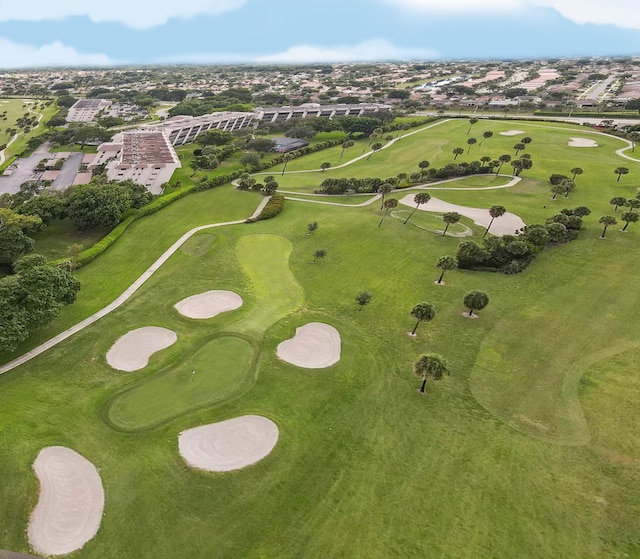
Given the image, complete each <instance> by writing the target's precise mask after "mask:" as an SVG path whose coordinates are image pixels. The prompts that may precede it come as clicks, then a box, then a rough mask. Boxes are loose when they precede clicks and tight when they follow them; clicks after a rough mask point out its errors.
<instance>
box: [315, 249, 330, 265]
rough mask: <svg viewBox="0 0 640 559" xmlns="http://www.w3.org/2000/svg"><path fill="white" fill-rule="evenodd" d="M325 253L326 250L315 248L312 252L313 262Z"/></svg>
mask: <svg viewBox="0 0 640 559" xmlns="http://www.w3.org/2000/svg"><path fill="white" fill-rule="evenodd" d="M326 255H327V251H326V250H322V249H319V250H316V251H315V252H314V253H313V263H314V264H315V263H316V262H317V261H318V259H319V258H324V257H325V256H326Z"/></svg>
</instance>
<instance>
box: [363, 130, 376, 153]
mask: <svg viewBox="0 0 640 559" xmlns="http://www.w3.org/2000/svg"><path fill="white" fill-rule="evenodd" d="M379 137H380V134H377V133H376V132H372V133H371V135H370V136H369V143H368V144H367V145H366V146H364V148H362V153H364V152H365V151H367V148H368V147H369V146H370V145H371V144H372V143H373V142H375V141H376V140H377V139H378V138H379Z"/></svg>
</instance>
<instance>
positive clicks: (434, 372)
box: [413, 353, 449, 394]
mask: <svg viewBox="0 0 640 559" xmlns="http://www.w3.org/2000/svg"><path fill="white" fill-rule="evenodd" d="M413 372H414V373H415V375H416V376H419V377H420V378H421V379H422V386H420V393H421V394H424V393H425V387H426V385H427V379H432V380H440V379H442V378H443V377H444V376H445V375H448V374H449V368H448V365H447V362H446V361H445V360H444V359H443V358H442V357H441V356H440V355H438V354H437V353H425V354H424V355H421V356H420V357H419V358H418V360H417V361H416V362H415V363H414V364H413Z"/></svg>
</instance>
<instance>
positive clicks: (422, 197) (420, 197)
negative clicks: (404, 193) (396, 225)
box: [403, 192, 431, 225]
mask: <svg viewBox="0 0 640 559" xmlns="http://www.w3.org/2000/svg"><path fill="white" fill-rule="evenodd" d="M429 200H431V194H429V193H428V192H418V194H416V195H415V196H414V197H413V201H414V202H415V203H416V207H415V208H413V211H412V212H411V213H410V214H409V215H408V216H407V219H405V220H404V223H403V225H406V224H407V221H409V220H410V219H411V216H413V214H414V213H416V210H417V209H418V208H419V207H420V206H421V205H422V204H426V203H427V202H428V201H429Z"/></svg>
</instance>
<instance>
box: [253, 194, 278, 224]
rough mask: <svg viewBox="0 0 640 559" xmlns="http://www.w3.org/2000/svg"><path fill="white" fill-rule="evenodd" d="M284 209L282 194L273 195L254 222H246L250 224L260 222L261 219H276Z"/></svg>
mask: <svg viewBox="0 0 640 559" xmlns="http://www.w3.org/2000/svg"><path fill="white" fill-rule="evenodd" d="M283 209H284V194H274V195H273V196H271V199H270V200H269V201H268V202H267V204H266V205H265V207H264V208H262V211H261V212H260V215H259V216H258V217H256V218H255V219H254V220H250V219H248V220H247V222H248V223H251V222H252V221H262V220H263V219H271V218H273V217H276V216H277V215H278V214H279V213H280V212H282V210H283Z"/></svg>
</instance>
